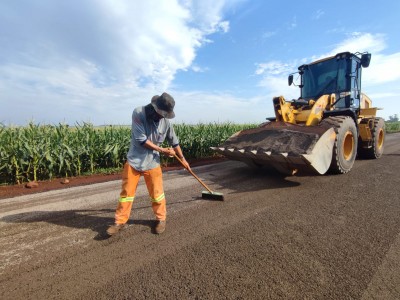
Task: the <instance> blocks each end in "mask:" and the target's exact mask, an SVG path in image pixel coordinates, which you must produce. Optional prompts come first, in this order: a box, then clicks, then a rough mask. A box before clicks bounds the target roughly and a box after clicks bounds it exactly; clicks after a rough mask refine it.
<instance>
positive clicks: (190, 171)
mask: <svg viewBox="0 0 400 300" xmlns="http://www.w3.org/2000/svg"><path fill="white" fill-rule="evenodd" d="M174 157H175V158H176V159H177V160H178V161H179V162H180V163H181V165H182V166H183V167H185V165H184V164H183V161H182V160H181V159H180V158H179V157H178V155H176V153H175V154H174ZM185 169H186V168H185ZM186 170H188V172H189V173H190V174H192V176H193V177H194V178H196V179H197V181H198V182H200V183H201V184H202V185H203V186H204V187H205V188H206V189H207V191H209V192H210V193H211V194H213V191H212V190H211V189H210V188H209V187H208V186H206V184H205V183H204V182H203V181H201V180H200V178H199V177H197V176H196V174H194V173H193V171H192V170H190V169H186Z"/></svg>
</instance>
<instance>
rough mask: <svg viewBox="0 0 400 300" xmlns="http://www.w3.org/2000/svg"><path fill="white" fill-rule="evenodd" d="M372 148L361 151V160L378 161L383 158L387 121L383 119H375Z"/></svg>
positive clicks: (372, 131)
mask: <svg viewBox="0 0 400 300" xmlns="http://www.w3.org/2000/svg"><path fill="white" fill-rule="evenodd" d="M371 135H372V147H371V148H362V149H360V150H359V155H360V157H361V158H369V159H376V158H379V157H381V156H382V154H383V148H384V144H385V135H386V131H385V121H384V120H383V119H382V118H375V120H374V128H372V130H371Z"/></svg>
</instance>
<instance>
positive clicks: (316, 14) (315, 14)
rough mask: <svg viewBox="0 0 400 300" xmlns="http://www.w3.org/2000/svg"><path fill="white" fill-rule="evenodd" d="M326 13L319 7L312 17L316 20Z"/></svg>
mask: <svg viewBox="0 0 400 300" xmlns="http://www.w3.org/2000/svg"><path fill="white" fill-rule="evenodd" d="M324 14H325V12H324V11H323V10H322V9H318V10H317V11H316V12H315V13H314V15H313V16H312V18H313V19H314V20H319V19H320V18H321V17H322V16H323V15H324Z"/></svg>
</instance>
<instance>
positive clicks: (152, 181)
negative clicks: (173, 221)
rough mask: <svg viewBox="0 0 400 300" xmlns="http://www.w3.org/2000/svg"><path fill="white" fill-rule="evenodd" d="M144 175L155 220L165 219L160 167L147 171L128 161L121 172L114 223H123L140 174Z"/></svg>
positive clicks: (127, 215)
mask: <svg viewBox="0 0 400 300" xmlns="http://www.w3.org/2000/svg"><path fill="white" fill-rule="evenodd" d="M142 175H143V177H144V180H145V182H146V186H147V190H148V192H149V195H150V199H151V206H152V209H153V212H154V214H155V216H156V219H157V220H165V219H166V215H167V213H166V201H165V195H164V189H163V180H162V171H161V167H157V168H154V169H151V170H147V171H137V170H135V169H134V168H132V167H131V165H129V164H128V163H125V165H124V171H123V173H122V190H121V193H120V198H119V201H118V206H117V210H116V212H115V223H116V224H125V223H126V222H127V221H128V219H129V216H130V214H131V210H132V204H133V201H134V200H135V194H136V189H137V185H138V183H139V179H140V176H142Z"/></svg>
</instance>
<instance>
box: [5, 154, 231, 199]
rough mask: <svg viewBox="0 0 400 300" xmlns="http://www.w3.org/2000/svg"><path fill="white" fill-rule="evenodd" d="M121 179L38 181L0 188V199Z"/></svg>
mask: <svg viewBox="0 0 400 300" xmlns="http://www.w3.org/2000/svg"><path fill="white" fill-rule="evenodd" d="M224 160H226V159H225V158H223V157H213V158H202V159H193V160H190V161H189V164H190V165H191V166H192V167H197V166H202V165H207V164H210V163H215V162H221V161H224ZM162 169H163V172H168V171H173V170H180V169H183V167H182V166H181V165H180V164H179V163H178V162H173V163H170V164H168V165H167V166H163V167H162ZM119 179H121V172H119V173H115V174H95V175H87V176H79V177H70V178H68V181H69V182H68V183H64V180H65V178H55V179H53V180H47V181H39V182H38V186H37V187H33V188H28V187H27V186H26V183H23V184H19V185H18V184H16V185H7V186H0V199H5V198H13V197H17V196H23V195H30V194H36V193H41V192H47V191H53V190H60V189H66V188H71V187H75V186H84V185H90V184H93V183H101V182H107V181H113V180H119Z"/></svg>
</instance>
